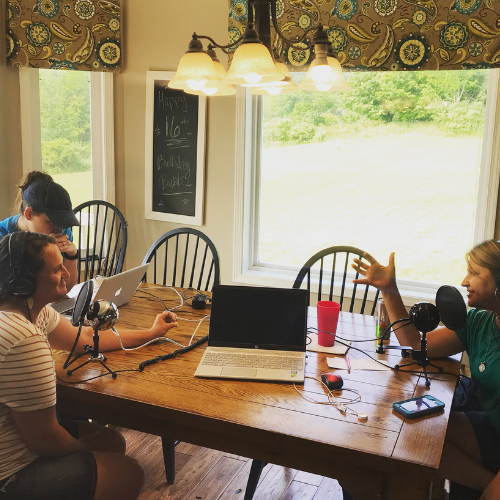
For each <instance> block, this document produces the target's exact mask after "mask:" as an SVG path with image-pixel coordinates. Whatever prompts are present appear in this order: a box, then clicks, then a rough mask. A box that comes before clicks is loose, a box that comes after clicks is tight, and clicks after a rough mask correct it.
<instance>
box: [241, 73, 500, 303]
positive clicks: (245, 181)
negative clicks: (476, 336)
mask: <svg viewBox="0 0 500 500" xmlns="http://www.w3.org/2000/svg"><path fill="white" fill-rule="evenodd" d="M499 72H500V70H498V69H495V70H490V76H489V79H488V105H487V107H486V115H485V129H484V134H483V146H482V155H481V166H480V175H479V179H478V186H477V189H478V190H479V192H482V193H487V196H478V197H477V203H476V207H475V212H476V217H475V225H474V228H473V244H477V243H479V242H481V241H483V240H485V239H489V238H493V237H494V230H495V218H496V211H497V202H498V188H499V179H500V91H499V90H500V89H499V85H500V78H499ZM258 103H259V100H258V97H257V96H252V95H251V94H250V92H247V91H246V89H244V88H242V87H239V88H238V93H237V96H236V158H235V197H234V199H235V219H234V221H235V222H234V224H235V226H234V242H233V244H234V252H233V276H232V280H233V282H235V283H244V284H248V285H260V286H277V287H284V288H290V287H291V286H292V284H293V282H294V281H295V278H296V276H297V273H298V271H299V268H295V267H292V266H280V267H276V266H271V265H266V264H262V263H260V264H259V265H254V264H253V263H254V262H255V261H256V259H255V257H256V256H257V249H256V245H257V238H256V237H255V235H256V234H258V223H259V221H258V220H255V217H256V216H257V213H256V210H255V207H256V204H257V201H258V199H257V198H258V195H259V194H258V190H257V191H256V190H255V186H256V185H258V184H257V181H258V175H259V174H258V169H256V168H255V165H256V160H259V161H260V158H261V154H262V151H261V149H260V146H261V144H262V142H261V141H260V137H259V134H260V130H258V127H257V126H255V125H256V122H257V119H258V118H259V114H261V113H262V105H259V104H258ZM252 244H253V246H252ZM398 286H399V289H400V291H401V295H402V296H403V301H404V303H405V305H407V306H411V305H413V304H414V303H415V302H416V301H419V300H434V299H435V296H436V291H437V289H438V288H439V285H434V284H430V283H429V284H426V283H418V282H415V281H410V280H398ZM347 293H348V295H349V291H347ZM373 297H374V294H372V295H369V296H368V298H369V299H373Z"/></svg>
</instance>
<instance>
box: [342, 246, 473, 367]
mask: <svg viewBox="0 0 500 500" xmlns="http://www.w3.org/2000/svg"><path fill="white" fill-rule="evenodd" d="M363 257H364V258H365V259H366V261H364V260H360V259H354V264H353V266H352V267H353V268H354V270H355V271H356V272H359V273H360V274H361V275H362V276H364V278H362V279H361V278H360V279H355V280H353V282H354V283H359V284H367V285H371V286H374V287H375V288H378V289H379V290H380V292H381V293H382V297H383V299H384V304H385V307H386V308H387V313H388V314H389V319H390V321H391V323H392V322H393V321H396V320H398V319H404V318H408V311H407V310H406V307H405V305H404V303H403V299H402V297H401V294H400V293H399V289H398V286H397V284H396V266H395V261H394V252H393V253H391V255H390V256H389V264H388V265H387V266H383V265H381V264H380V263H379V262H377V260H376V259H374V258H373V257H372V256H371V255H370V254H368V253H366V252H365V253H364V254H363ZM398 326H399V324H396V325H395V326H394V333H395V334H396V337H397V339H398V341H399V343H400V344H401V345H407V346H410V347H412V348H413V349H416V350H419V349H420V332H419V331H418V330H417V329H416V328H415V327H414V326H412V325H408V326H405V327H402V328H398ZM463 350H464V346H463V344H462V342H461V341H460V339H459V338H458V336H457V335H456V333H455V332H454V331H453V330H449V329H448V328H445V327H440V328H437V329H436V330H434V331H432V332H429V333H428V334H427V355H428V356H429V357H430V358H442V357H446V356H451V355H453V354H457V353H458V352H462V351H463Z"/></svg>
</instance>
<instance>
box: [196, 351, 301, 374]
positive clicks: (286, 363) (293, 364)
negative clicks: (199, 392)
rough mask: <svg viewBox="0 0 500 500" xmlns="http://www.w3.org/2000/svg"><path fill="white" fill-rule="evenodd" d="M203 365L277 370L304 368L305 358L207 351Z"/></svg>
mask: <svg viewBox="0 0 500 500" xmlns="http://www.w3.org/2000/svg"><path fill="white" fill-rule="evenodd" d="M201 364H202V365H209V366H237V367H242V368H269V369H275V370H302V368H303V360H302V359H299V358H294V357H290V356H269V355H266V356H264V355H259V354H237V353H233V354H230V353H222V352H207V353H205V358H204V359H203V361H202V363H201Z"/></svg>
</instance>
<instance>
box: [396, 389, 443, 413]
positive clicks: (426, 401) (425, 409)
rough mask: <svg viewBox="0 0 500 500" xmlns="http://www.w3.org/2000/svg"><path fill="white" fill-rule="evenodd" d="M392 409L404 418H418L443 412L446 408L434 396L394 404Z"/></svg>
mask: <svg viewBox="0 0 500 500" xmlns="http://www.w3.org/2000/svg"><path fill="white" fill-rule="evenodd" d="M392 407H393V408H394V410H395V411H397V412H398V413H401V415H403V416H404V417H408V418H416V417H420V416H421V415H427V414H429V413H434V412H437V411H440V410H442V409H443V408H444V403H443V402H442V401H439V399H436V398H435V397H434V396H429V395H426V396H419V397H418V398H412V399H406V400H404V401H398V402H397V403H394V404H393V405H392Z"/></svg>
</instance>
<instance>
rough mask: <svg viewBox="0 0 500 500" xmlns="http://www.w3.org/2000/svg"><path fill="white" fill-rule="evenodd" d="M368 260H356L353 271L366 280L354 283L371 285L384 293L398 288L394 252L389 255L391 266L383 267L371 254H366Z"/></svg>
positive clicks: (358, 280)
mask: <svg viewBox="0 0 500 500" xmlns="http://www.w3.org/2000/svg"><path fill="white" fill-rule="evenodd" d="M363 257H364V258H365V259H366V261H364V260H360V259H354V264H353V265H352V267H353V269H354V270H355V271H356V272H358V273H359V274H361V275H362V276H364V278H360V279H355V280H352V281H353V283H359V284H361V285H371V286H374V287H375V288H378V289H379V290H381V291H383V290H384V289H388V288H391V287H394V286H396V267H395V265H394V252H392V253H391V255H389V264H388V265H387V266H383V265H382V264H380V263H379V262H377V260H376V259H375V258H373V257H372V256H371V255H370V254H369V253H366V252H365V253H364V254H363Z"/></svg>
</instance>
